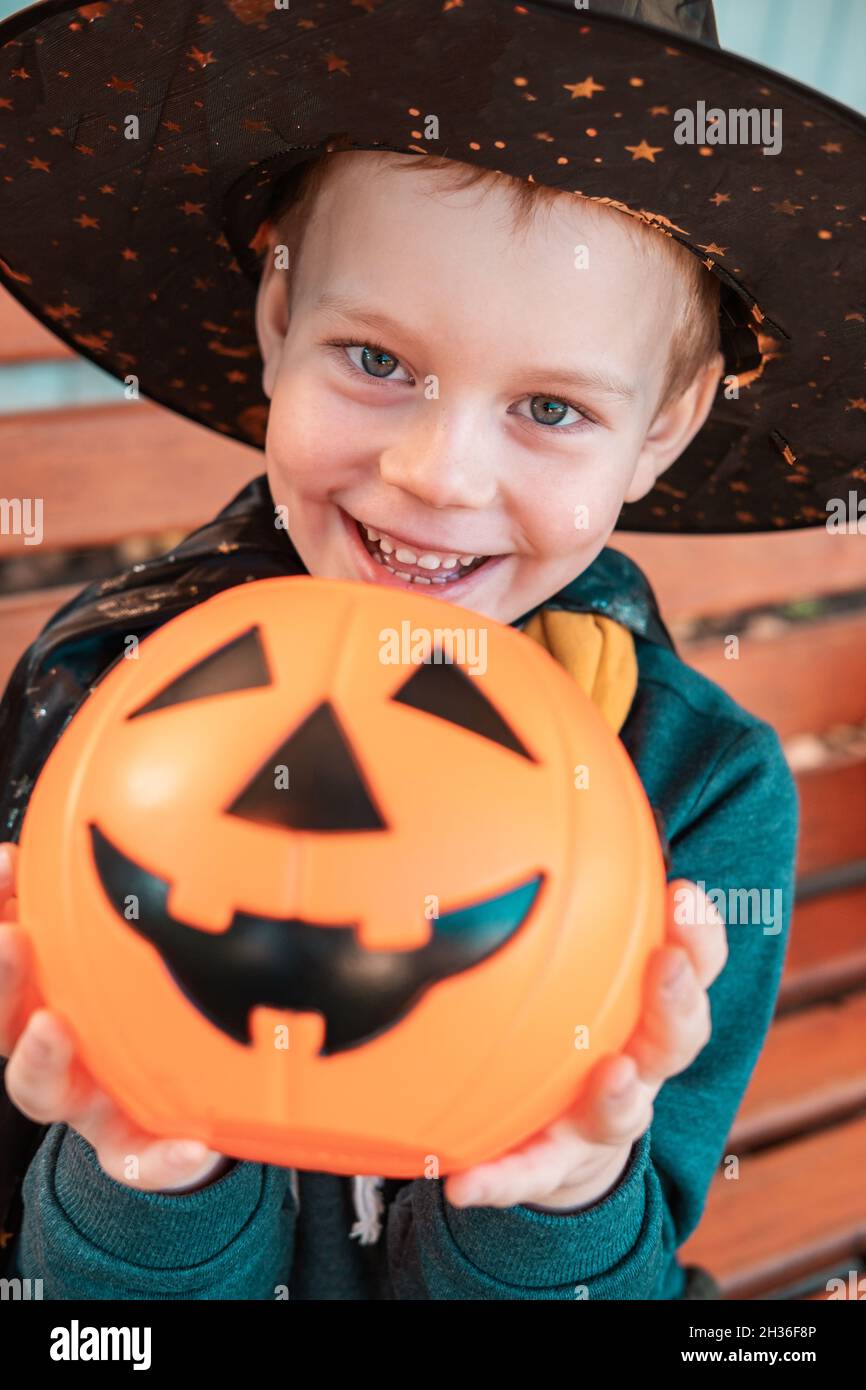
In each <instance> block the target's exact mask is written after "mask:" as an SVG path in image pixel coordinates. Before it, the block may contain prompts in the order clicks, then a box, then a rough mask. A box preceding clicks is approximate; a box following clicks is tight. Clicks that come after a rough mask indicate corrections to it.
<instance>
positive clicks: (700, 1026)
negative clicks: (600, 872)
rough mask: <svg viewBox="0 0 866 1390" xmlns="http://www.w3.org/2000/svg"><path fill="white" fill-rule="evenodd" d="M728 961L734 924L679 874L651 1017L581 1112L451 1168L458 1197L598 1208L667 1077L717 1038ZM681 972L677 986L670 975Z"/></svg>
mask: <svg viewBox="0 0 866 1390" xmlns="http://www.w3.org/2000/svg"><path fill="white" fill-rule="evenodd" d="M684 891H685V892H691V893H692V894H693V899H694V900H693V904H689V905H688V910H686V911H684V910H683V908H684V906H685V898H684V896H683V897H680V898H679V899H677V898H676V897H675V895H676V894H677V893H683V892H684ZM675 907H676V908H677V912H676V914H675V911H674V909H675ZM677 915H678V916H680V917H683V918H685V922H678V921H677V920H676V916H677ZM727 958H728V943H727V937H726V933H725V926H724V923H723V922H722V920H721V918H720V917H719V915H718V913H717V912H716V909H715V908H714V906H713V905H712V904H711V903H709V902H708V901H706V898H705V894H704V893H703V891H702V889H700V888H699V887H698V886H697V884H695V883H690V882H689V880H688V879H684V878H680V879H674V881H673V882H672V883H669V884H668V896H667V941H666V943H665V945H664V946H662V947H660V948H659V949H658V950H657V951H655V952H654V953H653V955H652V956H651V957H650V960H649V963H648V965H647V973H646V985H645V991H646V992H645V996H644V999H645V1002H644V1010H643V1014H642V1017H641V1020H640V1023H639V1024H638V1026H637V1028H636V1029H635V1031H634V1033H633V1034H632V1036H631V1038H630V1039H629V1042H628V1045H627V1046H626V1048H625V1049H624V1050H623V1052H622V1053H620V1054H619V1055H617V1056H608V1057H605V1058H602V1060H601V1061H600V1062H598V1063H597V1065H596V1066H595V1067H594V1068H593V1069H592V1071H591V1072H590V1074H589V1077H588V1078H587V1081H586V1083H585V1085H584V1087H583V1089H582V1091H581V1093H580V1096H579V1098H578V1100H577V1102H576V1104H575V1105H574V1106H573V1107H572V1108H571V1110H569V1111H568V1112H567V1114H565V1115H563V1116H562V1117H561V1118H560V1119H558V1120H556V1121H554V1123H552V1124H550V1125H547V1126H546V1127H545V1128H544V1129H542V1130H539V1131H538V1133H537V1134H534V1135H533V1136H532V1137H531V1138H530V1139H528V1140H527V1141H526V1142H525V1143H524V1144H521V1146H520V1147H519V1148H518V1149H515V1150H513V1151H512V1152H511V1153H508V1154H506V1155H505V1156H504V1157H503V1158H498V1159H495V1160H494V1161H493V1162H491V1163H481V1164H477V1165H476V1166H475V1167H474V1168H467V1169H464V1171H463V1172H462V1173H451V1174H449V1176H448V1177H447V1178H446V1179H445V1181H444V1192H445V1196H446V1197H447V1199H448V1201H449V1202H451V1204H452V1205H453V1206H457V1207H472V1206H482V1207H511V1206H516V1205H518V1204H521V1205H530V1206H538V1207H542V1208H543V1209H545V1210H550V1211H554V1212H555V1211H565V1210H568V1209H569V1208H571V1207H583V1206H591V1205H593V1204H594V1203H596V1202H598V1201H599V1200H600V1199H601V1198H603V1197H604V1196H605V1195H606V1194H607V1193H608V1192H610V1191H611V1190H612V1189H613V1188H614V1187H615V1186H616V1184H617V1182H618V1181H619V1179H620V1177H621V1176H622V1174H623V1172H624V1171H625V1168H626V1166H627V1164H628V1161H629V1157H630V1155H631V1151H632V1147H633V1145H634V1143H635V1141H636V1140H638V1139H639V1138H640V1136H641V1135H642V1134H643V1133H644V1132H645V1131H646V1130H647V1129H648V1128H649V1126H650V1123H651V1121H652V1116H653V1100H654V1099H655V1097H656V1096H657V1095H658V1092H659V1091H660V1090H661V1087H662V1084H663V1083H664V1082H665V1081H666V1080H667V1079H668V1077H670V1076H676V1075H677V1073H678V1072H681V1071H685V1070H686V1068H687V1067H688V1066H690V1065H691V1063H692V1062H693V1061H694V1059H695V1057H697V1055H698V1053H699V1052H700V1051H701V1049H702V1048H703V1047H704V1046H705V1045H706V1044H707V1042H709V1039H710V1035H711V1032H712V1027H711V1020H710V1001H709V998H708V996H707V990H708V988H709V986H710V985H711V984H712V983H713V981H714V980H715V978H716V976H717V975H719V974H720V973H721V971H722V969H723V968H724V965H725V962H726V960H727ZM677 971H681V974H678V977H677V981H676V984H672V983H671V982H670V981H669V977H670V976H671V975H673V974H674V972H677ZM620 1088H624V1089H622V1090H620Z"/></svg>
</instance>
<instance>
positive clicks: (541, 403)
mask: <svg viewBox="0 0 866 1390" xmlns="http://www.w3.org/2000/svg"><path fill="white" fill-rule="evenodd" d="M527 400H528V402H529V410H530V414H531V416H532V419H533V420H534V421H535V423H536V424H538V425H553V426H556V425H562V424H563V421H565V417H566V415H567V414H568V412H569V411H572V413H573V417H574V418H573V419H571V420H568V421H566V424H565V427H566V428H568V426H569V425H574V424H577V423H579V422H580V421H581V420H585V419H587V418H588V417H587V416H586V415H585V414H584V412H583V411H582V410H579V409H578V408H577V406H574V405H570V404H569V403H568V401H563V400H560V398H559V397H558V396H528V397H527ZM522 404H523V402H522V401H521V405H522ZM515 413H516V414H522V413H523V412H522V411H516V412H515Z"/></svg>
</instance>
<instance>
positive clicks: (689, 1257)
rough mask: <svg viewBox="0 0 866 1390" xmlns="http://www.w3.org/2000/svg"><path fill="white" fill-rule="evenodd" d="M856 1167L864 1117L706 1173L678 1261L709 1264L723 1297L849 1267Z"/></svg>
mask: <svg viewBox="0 0 866 1390" xmlns="http://www.w3.org/2000/svg"><path fill="white" fill-rule="evenodd" d="M796 1061H797V1059H792V1065H796ZM864 1172H866V1119H857V1120H852V1121H850V1122H848V1123H847V1124H842V1125H836V1126H834V1127H832V1128H830V1129H827V1130H822V1131H821V1132H820V1133H818V1134H814V1135H810V1136H808V1137H807V1138H805V1139H799V1140H796V1141H794V1142H789V1143H787V1144H781V1145H779V1146H778V1147H776V1148H771V1149H767V1150H765V1151H763V1152H761V1153H756V1154H752V1155H749V1154H746V1155H744V1156H743V1158H742V1160H741V1163H740V1170H739V1177H738V1178H737V1179H730V1178H725V1177H724V1176H723V1174H722V1173H718V1174H717V1175H716V1177H715V1178H714V1179H713V1181H712V1183H711V1185H710V1191H709V1195H708V1199H707V1205H706V1208H705V1211H704V1217H703V1220H702V1221H701V1224H700V1226H699V1227H698V1229H697V1231H696V1232H695V1233H694V1235H693V1236H692V1237H691V1238H690V1239H689V1240H687V1241H686V1243H685V1245H684V1246H682V1248H681V1250H680V1252H679V1253H680V1261H681V1263H683V1264H699V1265H703V1266H704V1267H705V1268H706V1269H709V1270H710V1271H711V1272H712V1273H713V1275H714V1276H715V1277H716V1279H717V1280H718V1281H719V1283H720V1285H721V1287H722V1290H723V1292H724V1294H725V1295H726V1296H727V1297H729V1298H734V1297H736V1298H752V1297H754V1296H755V1295H757V1294H760V1293H766V1292H772V1291H773V1290H774V1289H778V1288H780V1287H781V1286H783V1285H784V1284H786V1283H789V1282H791V1281H792V1280H793V1279H794V1278H797V1277H799V1276H801V1275H805V1274H807V1273H808V1272H809V1271H810V1270H813V1271H814V1270H817V1269H821V1268H824V1267H826V1266H827V1265H828V1264H831V1263H833V1262H835V1261H840V1260H842V1259H845V1258H850V1259H851V1261H852V1268H854V1267H856V1264H855V1261H856V1256H857V1251H858V1249H862V1247H863V1243H864V1240H866V1183H864V1181H863V1174H864Z"/></svg>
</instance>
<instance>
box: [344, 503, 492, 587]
mask: <svg viewBox="0 0 866 1390" xmlns="http://www.w3.org/2000/svg"><path fill="white" fill-rule="evenodd" d="M349 519H350V521H351V524H352V525H353V526H354V528H355V529H356V531H357V533H358V536H359V538H360V540H361V543H362V544H363V546H364V548H365V550H366V551H367V554H368V555H370V556H372V558H373V559H374V560H375V561H376V563H377V564H379V565H381V566H382V567H383V569H385V570H387V571H388V572H389V573H390V574H392V575H394V576H395V577H396V578H397V579H401V580H404V581H405V582H406V584H407V585H408V584H413V585H419V586H421V587H428V586H429V587H431V588H434V587H435V588H437V589H444V588H446V587H447V586H448V585H450V584H456V583H458V582H459V581H460V580H461V579H465V578H466V576H467V575H469V574H473V573H474V571H475V570H477V569H480V568H481V566H482V565H484V564H486V563H487V562H488V560H490V559H491V558H492V557H491V556H489V555H469V554H466V553H465V552H460V551H447V550H432V549H430V548H428V547H426V546H425V547H420V546H418V545H410V544H409V543H408V542H407V541H404V540H401V539H400V538H399V537H397V536H391V535H388V533H387V532H385V531H378V530H376V529H375V527H372V526H368V525H367V524H366V523H365V522H363V521H359V520H358V519H357V518H356V517H351V518H349Z"/></svg>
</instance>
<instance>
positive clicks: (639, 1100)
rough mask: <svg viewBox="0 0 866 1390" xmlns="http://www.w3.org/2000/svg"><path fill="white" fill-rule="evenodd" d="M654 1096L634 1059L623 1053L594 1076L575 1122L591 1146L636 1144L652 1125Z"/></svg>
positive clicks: (600, 1066)
mask: <svg viewBox="0 0 866 1390" xmlns="http://www.w3.org/2000/svg"><path fill="white" fill-rule="evenodd" d="M653 1095H654V1093H653V1090H652V1088H651V1087H650V1086H647V1085H646V1084H645V1082H644V1081H642V1079H641V1076H640V1073H639V1071H638V1066H637V1063H636V1061H635V1060H634V1058H633V1057H631V1056H629V1055H628V1054H621V1055H619V1056H616V1057H609V1058H605V1059H604V1060H603V1061H601V1062H599V1064H598V1066H596V1067H595V1068H594V1069H593V1071H592V1073H591V1075H590V1080H589V1084H588V1085H587V1087H586V1090H585V1092H584V1093H583V1094H582V1095H581V1098H580V1101H579V1104H578V1106H577V1107H576V1108H575V1110H574V1111H573V1112H572V1119H573V1123H574V1124H575V1126H576V1128H577V1131H578V1133H579V1134H580V1135H581V1137H582V1138H583V1139H584V1140H585V1141H586V1142H588V1143H591V1144H610V1145H616V1146H618V1145H621V1144H624V1143H627V1142H631V1143H634V1141H635V1139H639V1138H640V1136H641V1135H642V1134H643V1133H644V1132H645V1131H646V1130H648V1129H649V1127H650V1125H651V1124H652V1118H653Z"/></svg>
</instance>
